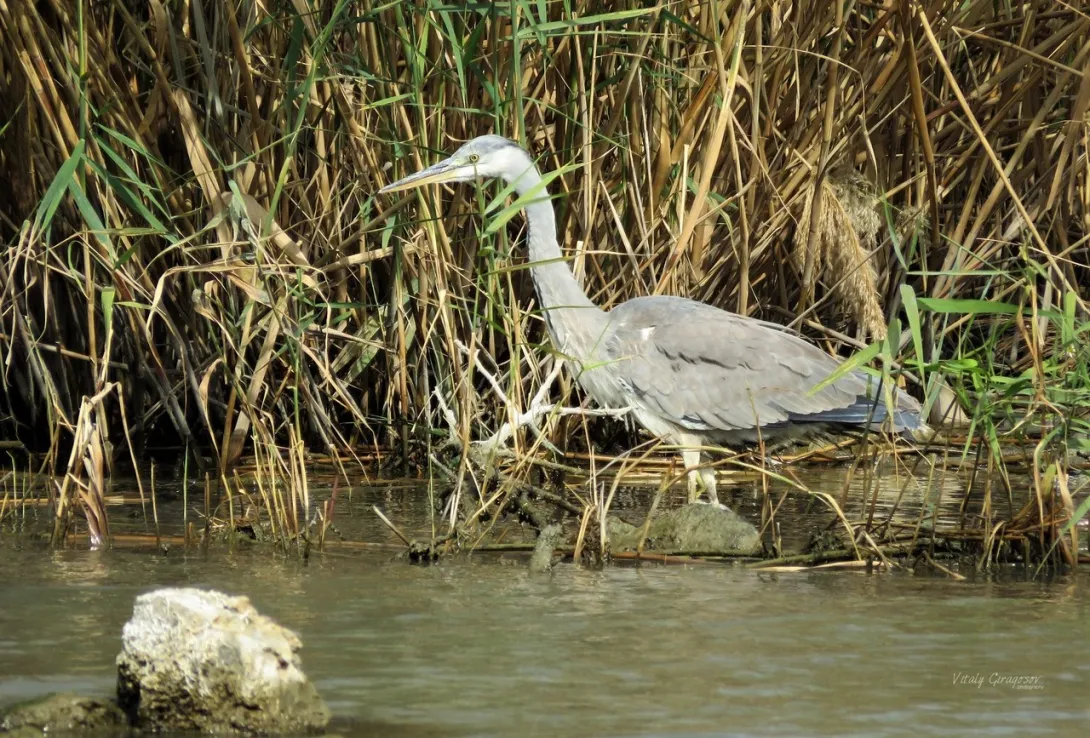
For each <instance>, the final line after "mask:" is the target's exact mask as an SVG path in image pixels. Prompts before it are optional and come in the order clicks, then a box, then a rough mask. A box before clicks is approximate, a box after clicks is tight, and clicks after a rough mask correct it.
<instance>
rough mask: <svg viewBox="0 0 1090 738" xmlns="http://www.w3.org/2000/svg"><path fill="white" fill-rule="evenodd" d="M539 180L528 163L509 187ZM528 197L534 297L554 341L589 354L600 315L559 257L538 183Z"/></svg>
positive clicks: (521, 188)
mask: <svg viewBox="0 0 1090 738" xmlns="http://www.w3.org/2000/svg"><path fill="white" fill-rule="evenodd" d="M540 182H541V175H539V174H538V172H537V169H536V168H534V167H532V166H531V168H530V169H528V170H527V171H526V172H524V173H523V174H522V176H520V177H519V178H518V181H517V182H516V183H515V190H516V191H517V192H518V193H519V194H520V195H523V194H526V193H527V192H529V191H530V190H533V189H534V188H535V187H537V185H538V184H539V183H540ZM531 197H533V198H534V200H533V202H531V203H530V204H529V205H527V206H526V220H527V222H528V224H529V226H530V237H529V239H528V240H529V255H530V274H531V276H532V277H533V279H534V287H535V289H536V290H537V298H538V302H540V303H541V309H542V311H543V315H544V318H545V324H546V325H547V326H548V329H549V336H550V337H551V338H552V340H553V344H554V345H555V347H556V348H557V349H558V350H559V351H560V352H562V353H564V354H566V355H568V356H569V357H571V358H574V359H587V358H590V357H591V355H592V352H593V349H594V347H595V346H596V345H597V343H598V341H600V340H601V337H602V331H603V330H604V329H605V325H606V316H605V313H604V312H602V310H600V309H599V308H598V307H597V306H596V305H595V304H594V303H593V302H591V301H590V298H588V297H587V293H586V292H584V291H583V288H582V287H581V286H580V284H579V283H578V282H577V281H576V280H575V275H574V274H572V270H571V267H569V266H568V263H567V262H566V261H564V255H563V254H562V253H561V251H560V245H559V244H558V243H557V240H556V216H555V215H554V214H553V206H552V203H551V202H550V201H549V193H548V192H547V191H546V189H545V188H544V187H537V189H536V190H534V194H533V195H532V196H531Z"/></svg>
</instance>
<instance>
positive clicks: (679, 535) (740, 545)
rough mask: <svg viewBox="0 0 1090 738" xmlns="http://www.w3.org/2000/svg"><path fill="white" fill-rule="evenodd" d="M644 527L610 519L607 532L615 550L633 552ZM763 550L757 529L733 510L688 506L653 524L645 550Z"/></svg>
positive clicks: (706, 552) (748, 552)
mask: <svg viewBox="0 0 1090 738" xmlns="http://www.w3.org/2000/svg"><path fill="white" fill-rule="evenodd" d="M641 528H642V526H633V525H629V524H628V523H626V522H624V521H623V520H619V519H617V518H613V517H611V518H609V521H608V528H607V532H608V533H609V542H610V547H611V548H612V549H613V550H614V551H624V550H629V551H634V550H635V549H636V546H637V545H639V542H640V533H641ZM760 547H761V537H760V536H759V535H758V534H757V529H756V528H754V527H753V526H752V525H750V524H749V523H747V522H746V521H745V520H743V519H742V518H740V517H738V515H737V514H735V513H734V512H733V511H731V510H727V509H726V508H722V507H719V506H717V505H700V504H697V505H686V506H685V507H680V508H677V509H676V510H668V511H666V512H664V513H661V514H660V515H658V516H657V517H655V519H654V520H652V521H651V526H650V528H649V529H648V531H647V543H645V544H644V550H645V551H691V552H694V553H697V552H699V553H705V554H752V553H756V552H757V551H758V550H759V549H760Z"/></svg>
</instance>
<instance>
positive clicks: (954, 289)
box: [0, 0, 1090, 499]
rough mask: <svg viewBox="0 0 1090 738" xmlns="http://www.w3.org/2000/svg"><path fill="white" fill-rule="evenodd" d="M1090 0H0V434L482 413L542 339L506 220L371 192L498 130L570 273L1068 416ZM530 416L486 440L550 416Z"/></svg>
mask: <svg viewBox="0 0 1090 738" xmlns="http://www.w3.org/2000/svg"><path fill="white" fill-rule="evenodd" d="M1088 31H1090V15H1088V14H1087V13H1086V11H1085V10H1084V9H1081V8H1080V7H1078V5H1077V4H1073V3H1063V2H1061V3H1056V2H1052V0H1035V1H1034V2H1025V3H1020V4H1002V3H1001V4H996V3H994V2H991V1H990V0H988V1H986V0H970V2H956V3H955V2H946V1H941V0H940V1H934V2H931V1H928V2H922V3H918V2H907V0H906V1H905V2H901V1H900V0H893V1H891V2H883V3H872V2H867V3H864V2H858V1H857V0H847V1H845V2H827V1H826V0H810V1H809V2H802V3H785V2H779V1H778V0H767V1H757V2H754V1H753V0H734V1H731V0H724V1H723V2H716V1H715V0H710V1H709V2H665V3H660V4H656V5H652V4H648V3H642V2H635V1H634V0H614V1H613V2H596V1H593V0H588V1H586V2H569V1H568V0H564V1H560V0H550V1H549V2H529V1H528V0H525V1H520V0H516V1H515V2H509V3H480V4H469V5H456V4H443V3H439V2H435V1H434V0H417V1H416V2H381V1H373V0H365V1H360V2H346V1H344V0H341V1H340V2H337V3H332V4H330V3H317V2H314V0H293V1H292V2H283V1H281V2H267V3H253V2H248V1H247V0H241V1H240V2H231V1H229V0H228V1H222V0H206V1H204V2H199V3H198V2H194V3H163V2H158V1H153V2H150V3H147V4H144V3H130V2H126V0H111V1H109V2H107V1H106V0H101V1H97V0H96V1H94V2H92V1H90V0H81V1H79V2H76V3H63V2H56V0H47V1H46V2H30V1H29V0H8V2H6V3H3V4H0V111H2V112H0V242H2V243H3V244H4V250H3V256H2V258H0V284H2V285H3V298H2V306H3V307H2V310H0V349H2V351H3V357H4V365H3V372H2V377H3V390H2V393H0V396H2V402H3V403H4V414H5V415H4V418H3V421H2V427H3V431H2V432H3V435H4V436H5V437H6V438H10V439H19V440H21V441H22V442H23V443H25V444H26V445H27V446H29V447H31V448H33V449H35V450H38V451H43V452H45V455H44V459H45V468H46V470H47V471H50V472H52V473H54V474H56V475H57V476H58V477H66V478H68V479H70V480H71V481H72V482H74V483H77V484H76V486H77V487H79V488H80V489H84V488H86V489H87V490H90V491H91V492H89V493H93V490H94V489H95V484H96V483H95V482H94V481H93V479H94V473H91V472H88V471H87V470H90V469H98V468H100V466H101V465H100V461H101V458H100V457H101V455H102V453H103V451H102V450H103V449H105V453H107V455H109V456H111V458H113V457H116V458H118V459H122V460H124V459H130V458H131V459H137V460H139V458H140V457H141V454H142V453H143V450H144V447H145V446H162V445H165V444H167V443H179V444H181V445H183V446H184V447H186V448H187V449H189V450H190V451H192V452H193V455H194V457H195V458H196V459H202V458H210V459H212V462H211V463H209V464H207V466H208V467H209V468H208V469H206V470H205V471H206V472H210V473H212V474H213V475H214V476H218V477H219V478H221V479H222V480H224V481H226V480H227V479H228V470H229V468H230V467H231V465H232V464H233V463H234V462H235V460H237V459H238V457H239V456H240V454H241V453H243V452H244V451H245V450H246V449H248V448H254V447H260V449H264V450H262V451H259V453H262V454H266V453H272V456H265V457H263V458H266V459H268V460H269V466H268V468H270V469H272V468H275V467H277V466H280V467H283V468H282V470H281V471H282V472H283V473H284V474H285V476H287V477H289V478H291V479H293V480H295V479H298V475H299V473H300V471H304V472H305V468H304V465H305V461H304V456H303V454H302V451H301V450H302V449H304V448H310V449H313V450H323V451H328V452H331V453H334V454H335V455H337V456H338V458H341V459H345V460H349V459H351V454H352V450H353V449H358V448H360V447H362V446H379V447H386V448H390V449H392V450H393V451H394V452H396V454H397V456H398V458H401V459H403V460H405V461H406V462H409V463H411V462H419V461H421V460H423V459H426V458H427V451H426V449H428V448H430V444H432V443H433V442H434V440H435V438H436V435H437V434H438V435H441V436H447V435H449V436H450V437H452V438H454V439H455V440H457V441H458V443H460V444H466V443H468V442H469V441H471V440H473V439H477V438H483V437H488V436H490V435H492V434H493V433H495V432H496V430H497V429H498V428H499V427H500V426H501V425H502V424H503V423H504V422H506V421H508V420H510V419H511V413H512V412H515V410H514V409H517V408H524V407H526V406H527V404H528V402H529V400H530V399H531V398H532V397H534V395H535V394H536V393H537V392H538V389H539V387H540V383H541V382H542V380H543V379H544V378H545V377H546V376H548V374H549V370H550V364H551V362H552V357H551V356H550V355H549V353H548V352H547V350H545V346H544V345H543V340H544V339H543V332H542V327H541V322H540V320H538V319H537V316H536V313H535V311H536V306H535V304H534V299H533V294H532V290H531V289H530V285H529V282H528V276H527V272H526V271H525V270H524V269H522V268H521V266H522V264H523V261H522V256H521V254H520V252H519V250H518V248H517V244H518V242H519V231H520V228H521V221H520V220H519V219H518V218H514V219H512V220H510V221H509V222H506V223H505V222H504V219H505V218H506V217H507V215H509V214H508V213H505V212H503V211H502V210H501V211H500V213H499V214H493V215H492V216H488V215H485V216H484V218H483V220H482V217H481V216H480V215H479V214H480V213H481V211H482V210H483V204H484V203H485V202H486V201H487V200H488V199H489V197H488V195H487V194H486V193H481V192H475V191H474V190H473V189H472V188H466V189H463V190H460V191H458V192H455V193H454V194H453V195H452V196H450V197H448V196H446V195H444V196H443V197H442V199H438V200H436V199H433V197H432V195H431V194H430V193H426V192H425V193H413V194H411V195H409V196H407V197H405V198H403V199H401V200H398V201H393V202H392V201H390V200H388V199H381V198H376V197H375V196H374V193H375V191H376V190H377V189H378V188H379V187H381V186H382V185H383V184H385V183H387V182H389V181H390V180H392V179H393V178H396V177H398V176H401V175H403V174H405V173H406V172H408V171H410V170H415V169H417V168H420V167H423V166H425V165H427V164H429V163H431V162H433V161H434V160H435V159H436V158H437V157H439V156H441V155H442V153H443V152H448V151H450V150H452V149H453V148H455V147H456V146H457V145H458V143H459V142H461V141H463V140H465V139H467V138H470V137H472V136H474V135H477V134H481V133H485V132H498V133H502V134H504V135H507V136H510V137H513V138H515V139H518V140H520V141H521V142H523V143H524V144H525V145H526V146H527V147H528V148H530V149H531V150H532V151H533V152H534V153H535V154H536V155H537V156H539V163H540V165H541V167H542V168H543V169H544V170H550V171H560V174H559V175H558V176H556V178H555V179H554V180H553V182H552V191H553V193H554V194H555V196H556V199H555V204H556V206H557V211H558V219H559V226H560V228H559V232H560V233H561V234H563V240H564V243H563V244H562V246H563V247H564V249H565V250H566V252H567V253H568V254H570V255H571V258H572V262H573V266H574V267H575V269H576V271H577V273H579V274H581V275H582V276H583V278H584V279H585V283H586V286H587V289H588V292H589V293H590V294H591V295H592V297H593V299H594V300H595V301H597V302H598V303H600V304H602V305H604V306H609V305H612V304H616V303H618V302H620V301H623V300H625V299H627V298H630V297H634V296H637V295H644V294H653V293H671V294H684V295H688V296H691V297H694V298H697V299H700V300H704V301H707V302H710V303H713V304H716V305H719V306H722V307H725V308H728V309H731V310H735V311H738V312H741V313H745V314H749V315H753V316H756V317H762V318H767V319H771V320H775V321H778V322H784V323H793V324H794V325H795V326H796V327H798V328H799V329H801V330H803V331H805V332H807V333H808V334H809V335H810V336H811V337H812V338H813V339H815V340H817V341H819V342H821V343H822V345H824V346H826V347H827V348H829V349H830V350H836V351H842V352H844V353H850V352H851V351H853V350H858V349H861V348H864V347H866V346H867V345H870V344H872V342H878V343H874V344H873V345H875V346H879V344H881V345H882V346H883V348H882V353H884V354H885V355H886V357H887V359H888V360H889V361H891V362H895V363H898V364H900V365H901V366H903V367H905V368H906V376H908V377H909V378H910V381H912V382H913V384H914V387H913V389H912V391H914V392H915V393H917V394H918V395H919V396H920V397H925V398H927V399H928V400H929V402H931V403H932V404H935V405H936V406H938V407H939V409H940V413H941V412H961V413H964V415H965V416H966V418H967V419H968V421H969V422H971V423H972V426H971V428H972V431H973V432H974V433H977V432H979V434H980V435H983V436H984V437H986V438H987V439H989V442H990V443H991V444H992V445H993V446H995V447H998V445H999V444H1000V443H1001V442H1002V440H1003V438H1004V437H1006V436H1010V435H1011V434H1017V433H1019V432H1021V431H1025V430H1027V429H1028V430H1032V431H1033V432H1034V434H1035V436H1036V437H1037V438H1040V437H1041V434H1042V433H1043V434H1044V436H1045V437H1047V438H1048V439H1049V444H1046V446H1047V448H1048V449H1052V448H1053V447H1054V445H1053V444H1052V443H1051V441H1052V440H1056V439H1058V438H1060V437H1062V438H1063V439H1064V440H1066V441H1068V442H1070V443H1072V444H1079V443H1081V444H1085V440H1084V439H1085V438H1086V431H1087V421H1086V411H1085V408H1086V405H1087V402H1088V399H1090V389H1088V386H1090V353H1088V352H1090V350H1088V348H1087V347H1088V345H1090V342H1088V340H1087V332H1088V328H1090V316H1088V313H1087V307H1086V299H1087V297H1088V295H1087V284H1088V282H1090V268H1088V267H1087V263H1088V260H1090V259H1088V257H1090V252H1088V251H1090V250H1088V246H1087V233H1088V225H1090V210H1088V205H1090V183H1088V181H1087V180H1088V178H1087V171H1088V168H1087V153H1088V152H1087V137H1086V120H1087V118H1086V116H1087V111H1088V107H1090V81H1088V80H1090V33H1088ZM490 218H491V219H490ZM891 321H894V325H895V326H897V325H903V326H904V327H905V328H904V330H895V331H893V332H892V335H887V334H889V333H890V331H889V326H890V324H891ZM459 346H463V347H465V349H464V350H462V349H459V348H458V347H459ZM478 367H484V369H485V371H484V372H482V371H480V370H479V369H478ZM487 377H492V378H494V379H495V380H496V383H497V386H493V385H491V384H490V383H489V380H488V378H487ZM565 386H566V385H565ZM497 387H498V388H499V389H500V390H502V391H500V392H497V391H495V390H496V389H497ZM559 399H561V400H564V398H563V397H560V398H559ZM951 399H953V400H955V402H954V403H953V404H951V402H950V400H951ZM88 403H90V404H88ZM542 422H543V424H544V425H543V432H544V435H543V436H541V437H538V436H536V435H532V434H531V435H529V436H524V434H522V433H520V434H517V435H516V436H515V437H514V439H513V443H515V444H516V445H517V447H518V448H520V449H526V448H527V447H530V446H532V447H534V448H536V447H537V446H536V445H535V444H540V443H542V442H543V440H544V441H551V442H554V443H556V444H557V445H560V446H562V447H564V446H566V445H567V443H568V441H567V439H568V438H569V436H571V437H572V441H571V443H572V444H574V445H579V444H581V443H582V439H581V438H580V437H579V434H571V433H570V429H571V427H572V426H571V424H572V423H574V422H575V421H574V419H572V418H570V417H556V416H550V417H547V418H544V419H543V421H542ZM1046 446H1042V447H1041V448H1042V449H1044V448H1046ZM285 447H287V448H290V452H288V451H283V449H284V448H285ZM420 448H423V449H425V453H424V454H419V453H417V452H416V450H417V449H420ZM277 449H280V451H277ZM1042 453H1048V454H1052V453H1053V452H1052V451H1042ZM274 457H275V458H274ZM996 458H999V457H996ZM1050 458H1051V457H1050ZM1059 463H1065V462H1063V461H1062V459H1061V461H1060V462H1059ZM454 471H455V472H456V473H460V474H464V473H465V470H464V469H463V468H459V469H455V470H454ZM95 473H97V472H95ZM62 486H63V485H62ZM297 486H298V485H297V484H296V483H295V482H292V488H293V489H295V488H296V487H297ZM63 489H64V490H65V492H64V496H65V498H66V499H67V498H68V495H69V494H70V493H69V492H68V491H67V489H68V486H63ZM71 499H75V498H74V497H73V498H71Z"/></svg>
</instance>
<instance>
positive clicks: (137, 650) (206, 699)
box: [117, 589, 329, 733]
mask: <svg viewBox="0 0 1090 738" xmlns="http://www.w3.org/2000/svg"><path fill="white" fill-rule="evenodd" d="M121 637H122V650H121V653H120V654H119V655H118V657H117V696H118V702H119V703H120V705H121V707H122V708H123V709H124V710H125V711H126V712H127V713H128V714H129V717H130V719H131V720H132V722H133V724H134V725H135V726H136V727H137V728H140V729H145V730H153V731H159V732H162V731H180V730H196V731H201V732H205V733H225V732H226V733H231V732H238V733H300V732H304V733H305V732H317V731H320V730H322V729H323V728H325V726H326V725H327V724H328V723H329V709H328V708H327V707H326V705H325V703H324V702H323V701H322V698H321V697H319V696H318V692H317V691H316V690H315V688H314V685H313V684H311V683H310V681H309V680H307V677H306V675H305V674H304V673H303V669H302V662H301V659H300V657H299V650H300V649H301V648H302V644H301V643H300V641H299V638H298V637H297V636H296V635H295V634H294V633H292V632H291V631H290V630H288V629H286V628H283V627H281V626H280V625H277V624H276V623H275V622H273V621H272V620H271V619H270V618H267V617H265V616H264V615H261V614H260V613H258V612H257V611H256V610H255V609H254V607H253V605H251V604H250V600H249V599H247V598H246V597H229V596H227V595H225V594H222V593H220V592H209V591H204V590H198V589H160V590H156V591H155V592H151V593H149V594H145V595H142V596H140V597H138V598H137V599H136V605H135V606H134V608H133V616H132V619H131V620H129V622H128V623H126V624H125V628H124V630H123V631H122V636H121Z"/></svg>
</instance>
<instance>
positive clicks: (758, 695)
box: [0, 548, 1090, 736]
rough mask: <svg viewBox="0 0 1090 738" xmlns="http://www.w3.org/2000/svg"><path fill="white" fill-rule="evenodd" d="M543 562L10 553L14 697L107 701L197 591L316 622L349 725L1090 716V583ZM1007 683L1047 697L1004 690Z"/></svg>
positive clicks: (396, 731) (651, 724)
mask: <svg viewBox="0 0 1090 738" xmlns="http://www.w3.org/2000/svg"><path fill="white" fill-rule="evenodd" d="M524 563H525V559H523V558H517V559H516V558H497V557H492V556H489V557H483V556H481V557H473V558H470V559H468V560H460V561H454V562H449V563H445V564H441V565H437V566H410V565H407V564H406V563H404V562H403V561H401V560H399V559H396V558H394V557H392V556H390V555H381V556H378V555H375V554H356V555H351V554H347V555H346V554H342V555H325V556H320V557H312V558H311V560H310V561H309V562H308V563H303V562H302V561H300V560H298V559H295V558H285V557H278V556H274V555H270V553H269V551H268V550H262V549H258V550H248V549H240V550H236V551H233V552H232V551H226V550H222V549H221V550H213V551H211V552H209V553H208V554H206V555H202V554H200V553H192V552H191V553H185V552H183V551H181V550H178V551H176V552H169V553H167V554H166V555H162V554H156V553H153V552H150V551H124V550H115V551H106V552H87V551H59V552H54V553H50V552H45V551H41V550H32V549H29V548H23V549H21V550H14V549H12V548H6V549H0V703H6V702H10V701H13V700H17V699H20V698H25V697H31V696H35V695H40V694H44V693H47V692H50V691H55V690H61V689H65V690H75V691H79V692H84V693H97V694H108V693H110V692H111V691H112V689H113V686H114V669H113V659H114V657H115V656H116V654H117V652H118V650H119V647H120V631H121V626H122V625H123V624H124V622H125V620H126V619H127V618H128V616H129V615H130V614H131V611H132V602H133V598H134V597H135V596H136V595H138V594H139V593H141V592H143V591H146V590H148V589H151V588H153V587H158V586H167V585H192V586H199V587H215V588H218V589H222V590H224V591H227V592H231V593H244V594H247V595H249V596H250V598H251V599H252V600H253V601H254V603H255V605H256V606H257V607H258V609H259V610H261V611H262V612H264V613H267V614H269V615H271V616H273V617H274V618H276V619H277V620H278V621H279V622H281V623H283V624H284V625H287V626H289V627H291V628H293V629H294V630H296V631H297V632H299V633H300V634H301V635H302V638H303V642H304V650H303V659H304V667H305V669H306V671H307V673H308V674H309V675H310V676H311V677H312V678H313V679H314V680H315V682H316V684H317V687H318V689H319V691H320V692H321V694H322V695H323V696H324V697H325V698H326V700H327V701H328V702H329V704H330V706H331V708H332V709H333V710H334V712H335V713H336V714H337V715H338V717H339V718H341V719H346V718H350V719H354V720H356V721H358V723H356V724H354V725H348V726H345V727H343V729H342V730H340V732H341V733H342V734H346V735H357V734H358V735H363V734H369V733H371V732H372V731H374V732H377V733H379V734H385V735H405V736H412V735H467V736H468V735H474V736H506V735H540V736H587V735H594V736H626V735H632V736H635V735H641V736H644V735H661V736H668V735H669V736H683V735H696V734H718V735H739V736H741V735H751V736H772V735H849V734H850V735H874V736H895V735H906V736H907V735H913V736H915V735H942V736H949V735H969V734H980V735H1011V734H1024V733H1026V732H1032V733H1034V734H1036V735H1060V736H1062V735H1076V734H1079V733H1080V732H1083V731H1085V729H1086V728H1087V727H1090V711H1088V709H1087V703H1086V684H1087V681H1088V679H1090V617H1088V615H1090V598H1088V597H1087V583H1088V580H1087V578H1086V577H1085V576H1083V575H1078V576H1069V577H1063V578H1060V579H1056V580H1054V581H1052V582H1049V583H1039V582H1033V581H1014V580H1010V581H998V582H997V581H994V580H982V581H977V582H972V581H969V582H953V581H950V580H947V579H938V578H929V577H916V576H911V575H905V574H891V573H885V574H865V573H843V572H839V573H833V572H825V573H802V574H790V575H784V574H777V575H769V574H760V573H756V572H753V571H751V570H744V569H740V568H734V567H726V566H707V565H705V566H687V567H661V566H643V567H638V568H637V567H620V566H616V567H608V568H606V569H604V570H600V571H591V570H586V569H581V568H578V567H575V566H574V565H571V564H562V565H560V566H558V567H557V569H556V570H555V571H554V573H553V574H552V575H531V574H529V573H528V572H527V571H526V570H525V567H524V566H523V564H524ZM959 674H962V675H964V676H963V677H962V678H961V679H960V681H961V682H962V683H955V682H956V681H958V680H959V677H958V675H959ZM977 675H979V679H980V680H981V682H982V683H981V684H975V683H972V682H974V681H975V680H976V679H977ZM993 675H995V676H993ZM1000 676H1002V677H1016V676H1021V677H1030V678H1032V679H1035V680H1036V681H1037V683H1036V684H1035V685H1034V686H1035V687H1037V688H1035V689H1016V688H1013V687H1010V686H1003V685H999V684H996V685H993V684H991V683H990V682H991V681H995V680H996V679H997V678H998V677H1000Z"/></svg>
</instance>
